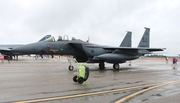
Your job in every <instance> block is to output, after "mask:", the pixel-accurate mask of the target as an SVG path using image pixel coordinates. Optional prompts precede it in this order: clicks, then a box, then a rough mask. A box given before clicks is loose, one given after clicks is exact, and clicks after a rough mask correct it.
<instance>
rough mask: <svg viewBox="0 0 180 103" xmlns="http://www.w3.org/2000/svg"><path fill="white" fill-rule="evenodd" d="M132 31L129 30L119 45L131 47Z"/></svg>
mask: <svg viewBox="0 0 180 103" xmlns="http://www.w3.org/2000/svg"><path fill="white" fill-rule="evenodd" d="M131 35H132V32H130V31H128V32H127V34H126V36H125V37H124V39H123V41H122V43H121V44H120V46H119V47H131Z"/></svg>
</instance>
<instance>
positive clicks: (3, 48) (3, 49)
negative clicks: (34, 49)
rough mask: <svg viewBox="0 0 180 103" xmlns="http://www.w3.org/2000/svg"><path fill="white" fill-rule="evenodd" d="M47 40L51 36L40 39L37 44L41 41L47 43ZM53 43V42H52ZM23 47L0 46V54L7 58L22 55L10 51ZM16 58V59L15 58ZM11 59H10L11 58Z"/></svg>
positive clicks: (18, 45)
mask: <svg viewBox="0 0 180 103" xmlns="http://www.w3.org/2000/svg"><path fill="white" fill-rule="evenodd" d="M49 38H52V36H51V35H46V36H44V37H43V38H42V39H40V40H39V41H38V42H41V41H48V39H49ZM52 40H53V39H51V41H52ZM54 41H55V40H54ZM20 46H23V45H22V44H15V45H13V44H12V45H0V53H2V54H4V55H9V56H17V55H23V53H18V52H13V51H11V49H13V48H16V47H20ZM17 58H18V57H17ZM11 59H12V58H11Z"/></svg>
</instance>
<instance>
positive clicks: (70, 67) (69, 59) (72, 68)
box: [67, 57, 74, 71]
mask: <svg viewBox="0 0 180 103" xmlns="http://www.w3.org/2000/svg"><path fill="white" fill-rule="evenodd" d="M67 59H68V62H69V67H68V69H69V71H73V70H74V67H73V66H72V64H71V60H72V58H71V57H67Z"/></svg>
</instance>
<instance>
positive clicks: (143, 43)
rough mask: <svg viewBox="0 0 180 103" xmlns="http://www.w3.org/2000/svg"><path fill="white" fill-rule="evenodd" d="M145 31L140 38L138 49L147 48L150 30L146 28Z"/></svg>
mask: <svg viewBox="0 0 180 103" xmlns="http://www.w3.org/2000/svg"><path fill="white" fill-rule="evenodd" d="M145 29H146V30H145V32H144V34H143V36H142V38H141V41H140V43H139V45H138V47H149V41H150V39H149V35H150V28H146V27H145Z"/></svg>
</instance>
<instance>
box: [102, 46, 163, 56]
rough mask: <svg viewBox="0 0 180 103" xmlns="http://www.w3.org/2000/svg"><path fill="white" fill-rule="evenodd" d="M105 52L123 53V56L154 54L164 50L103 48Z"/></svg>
mask: <svg viewBox="0 0 180 103" xmlns="http://www.w3.org/2000/svg"><path fill="white" fill-rule="evenodd" d="M103 49H105V50H111V51H113V52H116V53H117V52H119V53H124V54H134V53H139V54H149V53H151V52H156V51H164V50H165V48H146V47H139V48H130V47H105V48H103Z"/></svg>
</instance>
